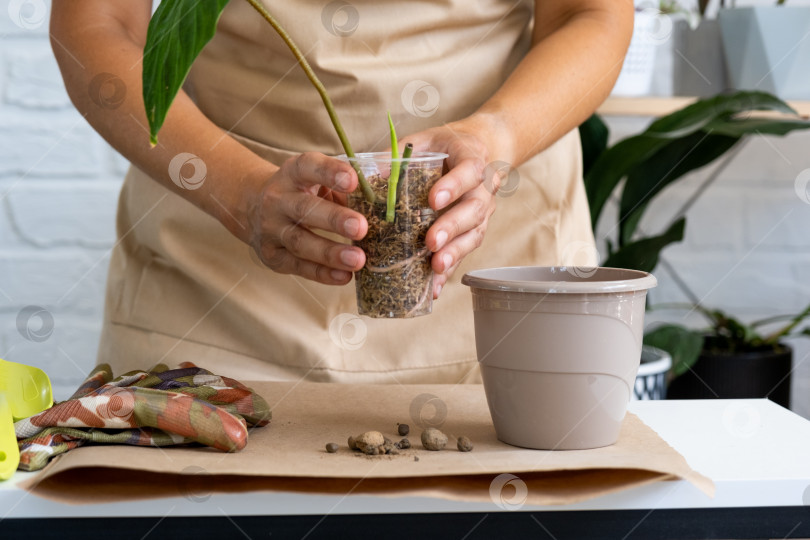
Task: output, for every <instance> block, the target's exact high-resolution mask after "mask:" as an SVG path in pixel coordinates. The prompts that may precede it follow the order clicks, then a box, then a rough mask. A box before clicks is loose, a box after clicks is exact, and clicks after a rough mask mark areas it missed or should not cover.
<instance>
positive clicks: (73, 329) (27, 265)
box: [0, 0, 810, 417]
mask: <svg viewBox="0 0 810 540" xmlns="http://www.w3.org/2000/svg"><path fill="white" fill-rule="evenodd" d="M9 5H10V3H9V0H5V1H4V2H2V4H1V5H0V8H2V9H0V357H3V358H6V359H8V360H16V361H20V362H25V363H30V364H32V365H36V366H39V367H41V368H43V369H45V370H46V371H47V372H48V374H49V375H50V376H51V378H52V379H53V382H54V386H55V389H56V394H57V398H64V397H66V396H67V395H68V394H69V393H70V392H71V391H72V390H73V389H74V388H75V386H76V385H77V383H78V382H79V381H80V380H81V378H82V377H83V376H84V375H85V374H86V373H87V372H88V371H89V369H91V368H92V366H93V364H94V362H95V356H96V348H97V341H98V335H99V331H100V321H101V316H102V307H103V293H104V280H105V275H106V271H107V264H108V260H109V259H108V251H109V248H110V247H111V246H112V243H113V241H114V212H115V206H116V197H117V192H118V189H119V188H120V182H121V179H122V177H123V171H124V169H125V162H124V161H123V160H122V159H121V158H120V156H118V155H117V154H116V153H115V152H114V151H113V150H112V149H110V148H109V146H107V144H106V143H105V142H104V141H103V140H102V139H101V138H100V137H99V136H98V135H96V134H95V133H94V132H93V130H92V129H91V128H90V127H89V126H88V125H87V124H86V123H85V122H84V121H83V119H82V118H81V116H80V115H79V114H78V113H77V112H76V111H75V110H74V109H73V107H72V106H71V105H70V102H69V100H68V97H67V95H66V93H65V90H64V87H63V85H62V82H61V78H60V76H59V72H58V69H57V67H56V63H55V61H54V60H53V56H52V54H51V51H50V46H49V43H48V39H47V21H42V24H40V25H38V26H37V24H36V23H37V21H36V20H35V19H34V18H33V16H34V15H36V12H35V11H24V12H23V16H24V18H27V19H26V21H27V22H26V23H25V24H24V26H25V25H27V26H33V28H29V29H26V28H21V27H20V26H19V25H17V24H15V22H14V21H13V20H12V19H11V17H10V16H9V15H8V11H9V9H8V8H9ZM25 5H27V6H28V7H27V8H26V9H30V6H33V5H34V1H32V2H29V3H28V4H25ZM43 5H45V6H46V9H47V8H49V2H45V3H44V4H43ZM609 122H610V124H611V127H612V129H613V136H614V139H615V138H616V137H619V136H625V135H629V134H631V133H635V132H637V131H639V130H641V129H643V127H644V125H645V124H646V123H647V122H648V119H632V118H611V119H609ZM809 147H810V134H802V135H794V136H791V137H788V138H786V139H776V138H771V139H768V140H764V139H758V140H755V141H752V142H751V143H750V144H749V146H748V147H747V149H746V151H745V152H744V153H743V154H742V155H740V156H739V157H738V158H737V159H736V160H735V161H734V162H733V163H732V165H731V166H730V167H729V168H728V169H727V170H726V171H725V173H724V174H723V175H722V176H721V177H720V179H719V180H718V181H717V182H716V184H715V185H714V186H713V187H712V188H711V189H710V190H709V191H708V192H707V193H706V194H705V196H704V197H703V198H702V199H701V201H700V202H699V203H698V204H697V205H696V206H695V207H694V208H693V209H692V211H691V212H690V213H689V216H688V230H687V239H686V241H685V242H684V243H683V244H682V245H680V246H675V247H673V248H671V249H669V250H668V251H667V252H666V259H667V260H668V261H670V262H671V263H672V264H673V265H674V266H675V267H676V268H677V269H678V271H679V273H680V274H681V275H682V276H683V278H684V279H686V280H687V281H688V282H689V283H690V285H692V287H693V288H694V290H695V292H696V293H697V294H699V295H701V296H703V295H706V301H707V302H708V303H709V304H710V305H716V306H718V307H721V308H728V309H732V310H734V311H735V312H737V313H740V314H742V315H744V316H745V317H748V318H753V317H758V316H763V315H770V314H774V313H782V312H790V311H796V310H798V309H800V308H802V307H803V306H804V305H805V304H806V303H808V302H810V282H808V279H807V269H808V268H810V234H808V232H807V231H808V230H809V229H810V205H806V204H804V203H803V202H801V201H800V200H799V199H798V198H797V196H796V195H795V193H794V189H793V185H794V180H795V178H796V175H797V174H798V172H799V171H800V170H802V169H804V168H807V167H810V161H809V160H808V157H807V156H808V153H807V149H808V148H809ZM710 169H711V168H709V170H710ZM705 174H707V171H700V172H698V173H696V174H693V175H691V177H690V178H689V179H687V180H685V181H682V182H679V183H678V185H677V186H673V187H671V188H669V189H668V192H667V193H666V196H665V197H662V198H661V201H660V202H659V203H658V204H657V205H656V206H655V207H654V208H652V209H651V211H650V212H649V213H648V218H647V219H646V220H645V222H644V223H643V227H644V228H645V230H647V231H649V232H655V231H657V230H659V229H660V228H661V227H662V226H663V225H664V224H665V223H666V219H667V217H668V215H670V214H671V213H672V212H674V211H675V210H676V209H677V207H678V206H679V205H680V204H681V203H682V202H683V201H685V200H686V198H687V197H688V196H689V194H690V193H691V189H693V188H694V187H695V186H696V185H698V184H699V182H700V180H701V178H703V176H704V175H705ZM608 213H610V212H608ZM788 213H789V215H787V214H788ZM786 215H787V217H785V216H786ZM606 217H607V216H606ZM772 229H773V230H772ZM771 230H772V231H771ZM769 231H771V232H770V234H768V233H769ZM658 274H659V277H660V278H661V285H660V287H659V288H658V289H657V290H655V291H653V293H652V298H653V300H654V301H655V302H664V301H680V300H683V297H682V296H681V295H680V293H679V292H678V291H677V289H676V288H675V287H674V286H673V284H672V282H671V280H670V279H668V276H667V275H666V274H665V273H664V272H663V271H660V270H659V272H658ZM29 305H38V306H41V307H43V308H45V309H46V310H47V311H48V312H49V313H50V314H52V317H53V329H52V334H51V335H50V336H49V337H48V338H47V339H44V340H42V341H35V340H31V339H26V338H25V337H24V336H23V333H21V332H20V331H18V328H17V318H18V314H19V313H20V311H21V310H22V309H23V308H25V307H26V306H29ZM681 316H682V314H665V315H661V314H658V313H653V314H650V316H649V320H650V321H655V320H660V319H662V318H666V317H670V318H676V319H677V318H680V317H681ZM689 321H690V322H693V323H695V324H698V323H699V322H700V320H699V318H697V317H695V316H692V317H690V318H689ZM37 323H38V320H35V321H32V324H31V326H30V327H29V329H30V330H31V331H33V332H34V333H36V332H37V330H39V329H38V328H37ZM43 330H47V329H43ZM46 334H47V332H46ZM796 346H797V355H796V364H797V370H796V374H795V375H796V377H795V379H794V408H795V409H796V410H797V411H799V412H800V413H801V414H803V415H805V416H808V417H810V360H807V358H808V356H809V355H810V343H808V342H807V341H797V342H796Z"/></svg>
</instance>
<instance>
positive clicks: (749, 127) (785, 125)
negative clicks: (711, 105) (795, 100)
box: [706, 118, 810, 137]
mask: <svg viewBox="0 0 810 540" xmlns="http://www.w3.org/2000/svg"><path fill="white" fill-rule="evenodd" d="M808 128H810V120H802V119H801V118H778V119H777V118H745V119H742V120H740V119H732V120H715V121H713V122H709V124H708V125H707V126H706V130H707V131H710V132H711V133H713V134H717V135H728V136H730V137H741V136H743V135H750V134H753V133H757V134H760V135H787V134H788V133H790V132H791V131H794V130H797V129H808Z"/></svg>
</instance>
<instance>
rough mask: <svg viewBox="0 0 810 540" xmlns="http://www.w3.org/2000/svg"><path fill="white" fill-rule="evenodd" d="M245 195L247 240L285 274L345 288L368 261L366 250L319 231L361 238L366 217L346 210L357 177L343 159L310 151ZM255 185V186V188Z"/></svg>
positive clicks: (365, 224)
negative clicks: (326, 235)
mask: <svg viewBox="0 0 810 540" xmlns="http://www.w3.org/2000/svg"><path fill="white" fill-rule="evenodd" d="M254 182H255V183H254V185H258V186H260V187H259V189H258V190H256V189H249V190H248V191H249V193H246V194H245V199H244V202H243V208H244V209H245V218H244V220H245V221H246V222H247V223H246V238H243V239H244V240H245V241H247V242H248V243H249V244H250V245H251V246H252V247H253V249H254V250H255V251H256V253H257V254H258V255H259V258H260V259H261V261H262V262H263V263H264V264H265V265H267V266H268V267H269V268H271V269H272V270H274V271H276V272H279V273H282V274H296V275H299V276H302V277H304V278H307V279H311V280H314V281H318V282H320V283H325V284H327V285H345V284H346V283H348V282H349V280H351V277H352V274H351V272H353V271H356V270H359V269H360V268H362V267H363V265H364V264H365V262H366V257H365V254H364V253H363V251H362V250H361V249H360V248H358V247H354V246H349V245H346V244H342V243H339V242H335V241H333V240H330V239H327V238H324V237H323V236H320V235H318V234H316V233H315V232H314V230H315V229H319V230H322V231H326V232H329V233H335V234H338V235H340V236H343V237H345V238H348V239H350V240H360V239H361V238H363V237H364V236H365V235H366V232H367V231H368V222H367V221H366V218H365V217H364V216H363V215H362V214H360V213H358V212H355V211H353V210H350V209H349V208H347V207H346V206H345V204H346V194H348V193H351V192H352V191H353V190H354V189H355V188H356V187H357V183H358V182H357V174H356V173H355V172H354V170H353V169H352V167H351V166H350V165H349V164H348V163H346V162H343V161H340V160H338V159H335V158H330V157H327V156H325V155H323V154H320V153H316V152H308V153H305V154H300V155H298V156H295V157H292V158H290V159H288V160H287V161H285V162H284V163H283V164H282V165H281V168H279V169H278V170H277V171H276V172H275V173H274V174H272V175H271V176H270V177H269V178H266V180H264V179H254ZM251 183H252V182H249V183H248V185H250V184H251Z"/></svg>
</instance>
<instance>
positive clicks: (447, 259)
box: [442, 253, 453, 271]
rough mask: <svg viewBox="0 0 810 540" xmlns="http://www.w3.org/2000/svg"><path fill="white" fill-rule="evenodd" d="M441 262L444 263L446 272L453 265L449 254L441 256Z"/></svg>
mask: <svg viewBox="0 0 810 540" xmlns="http://www.w3.org/2000/svg"><path fill="white" fill-rule="evenodd" d="M442 262H443V263H444V270H445V271H447V269H448V268H450V266H451V265H452V264H453V257H452V256H451V255H450V254H449V253H445V254H444V255H442Z"/></svg>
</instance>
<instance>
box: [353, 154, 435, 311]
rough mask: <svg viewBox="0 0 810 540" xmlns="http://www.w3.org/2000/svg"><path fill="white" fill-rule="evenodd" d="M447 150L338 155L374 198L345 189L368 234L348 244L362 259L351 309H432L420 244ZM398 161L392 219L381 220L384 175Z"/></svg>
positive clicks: (427, 270)
mask: <svg viewBox="0 0 810 540" xmlns="http://www.w3.org/2000/svg"><path fill="white" fill-rule="evenodd" d="M446 157H447V154H441V153H436V152H416V153H414V154H413V155H411V156H410V157H409V158H407V159H404V158H397V159H396V160H394V159H392V158H391V154H390V153H388V152H371V153H361V154H357V155H356V156H355V157H353V158H347V157H346V156H345V155H344V156H340V158H341V159H343V160H344V161H348V162H350V163H352V165H357V166H358V167H359V168H360V170H362V171H363V175H364V176H365V177H366V180H367V181H368V183H369V184H370V185H371V188H372V190H373V191H374V194H375V196H376V198H377V200H378V201H380V202H381V203H377V204H371V203H369V202H368V201H367V200H366V199H365V198H364V197H363V195H362V193H360V192H357V191H356V192H354V193H351V194H350V195H349V200H348V202H349V208H351V209H353V210H356V211H357V212H360V213H361V214H363V215H364V216H366V219H368V234H366V236H365V238H363V239H362V240H360V241H357V242H354V245H356V246H358V247H360V248H361V249H362V250H363V251H364V252H365V254H366V265H365V266H364V267H363V268H362V269H360V270H359V271H358V272H355V274H354V277H355V288H356V291H357V310H358V312H359V313H360V314H361V315H366V316H369V317H388V318H407V317H418V316H420V315H427V314H429V313H430V312H431V311H432V309H433V270H432V269H431V267H430V255H431V254H430V251H429V250H428V249H427V247H426V245H425V236H426V235H427V231H428V229H429V228H430V226H431V225H432V224H433V222H434V221H435V219H436V215H435V212H434V211H433V209H431V208H430V205H429V204H428V194H429V193H430V189H431V188H432V187H433V184H435V183H436V181H437V180H438V179H439V178H440V177H441V175H442V167H443V164H444V159H445V158H446ZM395 161H399V162H400V164H401V167H400V177H399V182H398V183H397V198H396V207H395V215H394V219H393V221H388V220H386V207H385V204H384V201H386V200H387V198H388V185H389V182H388V177H389V176H390V174H391V164H392V162H395Z"/></svg>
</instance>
